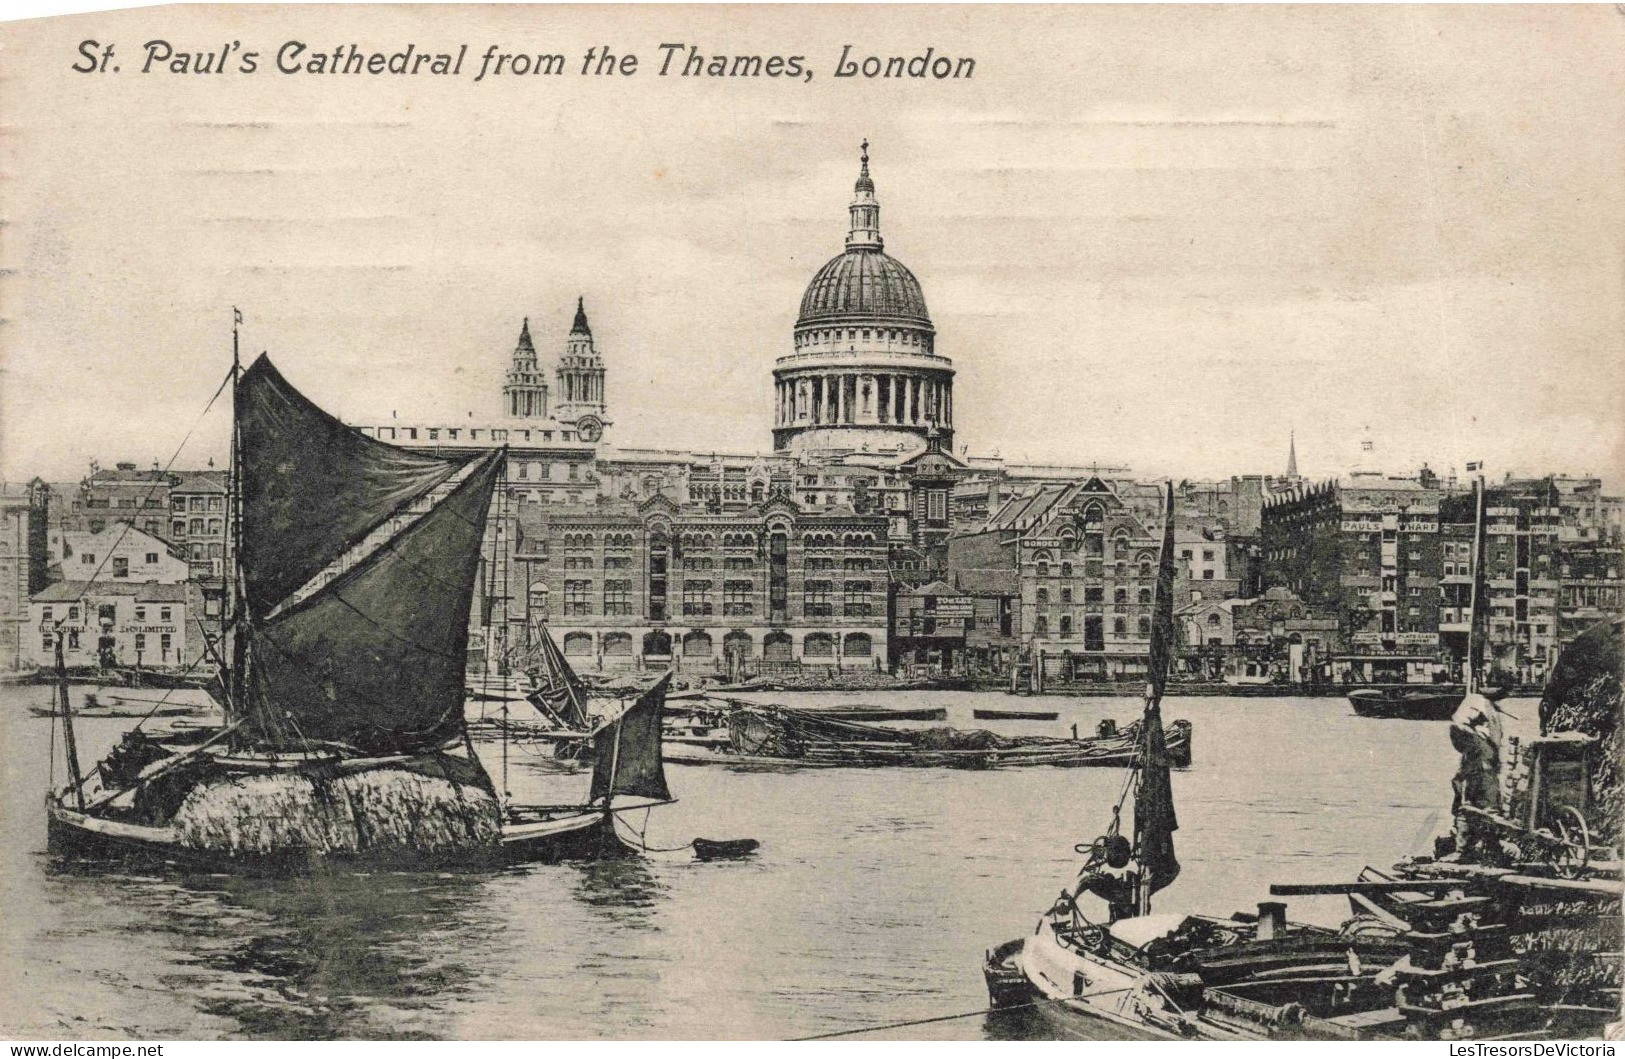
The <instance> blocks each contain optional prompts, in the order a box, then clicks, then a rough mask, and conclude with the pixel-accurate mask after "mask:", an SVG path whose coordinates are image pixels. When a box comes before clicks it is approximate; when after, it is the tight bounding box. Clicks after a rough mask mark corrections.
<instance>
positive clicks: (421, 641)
mask: <svg viewBox="0 0 1625 1059" xmlns="http://www.w3.org/2000/svg"><path fill="white" fill-rule="evenodd" d="M502 465H503V454H502V453H501V452H493V453H489V454H487V455H486V456H485V458H484V461H483V462H482V463H481V464H480V465H479V466H477V467H476V468H475V469H474V470H473V471H472V472H471V473H470V474H469V475H468V477H467V478H466V479H464V481H463V482H462V483H461V484H459V485H458V486H457V487H456V488H455V489H454V490H453V491H452V492H451V494H450V495H449V496H447V497H446V499H445V500H443V501H441V502H440V503H439V504H438V505H436V507H435V508H434V509H433V510H432V511H430V512H429V513H428V514H426V515H424V516H423V517H422V518H421V519H419V520H418V521H417V522H416V523H414V524H413V525H411V526H409V527H408V528H407V529H406V530H404V531H403V532H402V533H401V534H400V535H399V536H397V537H396V538H394V539H393V540H391V541H389V542H387V543H386V544H384V545H383V546H381V547H380V548H379V549H378V550H377V551H375V552H374V553H372V554H371V555H370V556H368V557H367V558H366V559H365V560H363V561H362V562H361V563H360V564H359V565H358V566H356V567H355V568H353V569H351V570H350V571H348V572H346V573H344V574H342V575H340V576H339V577H337V578H335V579H334V580H333V581H331V582H329V583H328V584H327V585H324V586H323V587H322V588H320V589H318V590H317V591H316V592H314V593H313V594H312V595H311V596H309V597H308V598H306V599H304V600H302V601H300V602H299V603H298V604H296V605H295V606H293V607H290V608H289V609H287V610H285V611H283V612H282V613H281V614H278V615H276V616H275V617H273V618H272V619H271V620H269V621H267V622H265V623H263V624H261V625H258V626H255V627H254V628H253V632H252V636H251V649H252V657H253V662H252V665H251V670H250V671H251V673H252V676H253V687H252V688H251V689H250V692H249V701H250V706H251V710H250V714H251V718H250V720H249V724H250V725H251V726H252V727H253V728H254V729H257V731H255V732H253V734H254V736H255V741H257V742H261V743H263V744H266V745H269V746H271V747H278V748H287V749H302V748H304V747H306V746H308V745H310V744H313V743H317V742H333V743H340V744H345V745H348V746H352V747H354V748H356V749H357V750H360V751H362V752H363V753H367V754H389V753H414V752H418V751H422V750H427V749H431V748H434V747H436V746H439V745H441V744H443V743H444V742H445V741H446V740H448V739H451V738H454V737H456V736H458V735H460V734H461V733H462V731H463V712H462V711H463V681H464V669H465V666H466V663H467V656H468V614H469V608H470V606H471V604H472V602H473V594H474V579H475V575H476V573H477V572H478V568H479V561H480V542H481V537H482V536H483V534H484V528H485V518H486V513H487V511H488V510H489V507H490V503H491V491H492V487H493V486H494V484H495V482H496V479H497V476H498V475H499V474H500V473H501V471H502Z"/></svg>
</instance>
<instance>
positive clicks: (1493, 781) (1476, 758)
mask: <svg viewBox="0 0 1625 1059" xmlns="http://www.w3.org/2000/svg"><path fill="white" fill-rule="evenodd" d="M1505 697H1506V689H1505V688H1484V689H1482V690H1481V691H1478V692H1472V693H1469V694H1468V695H1467V697H1466V698H1464V699H1462V701H1461V706H1460V707H1459V708H1458V709H1457V710H1456V713H1455V716H1453V717H1451V718H1450V744H1451V745H1452V746H1454V747H1455V748H1456V751H1457V753H1459V754H1461V767H1460V768H1458V769H1457V770H1456V777H1455V779H1454V780H1453V781H1452V783H1451V786H1452V788H1453V789H1454V791H1455V798H1454V799H1453V801H1452V804H1451V811H1452V812H1453V813H1454V815H1455V818H1456V851H1457V855H1458V856H1459V857H1461V858H1462V859H1464V860H1465V859H1468V858H1469V857H1475V856H1477V857H1482V856H1483V855H1484V854H1485V853H1487V852H1488V851H1489V848H1488V847H1489V843H1490V842H1492V841H1493V835H1492V833H1491V832H1489V831H1488V830H1487V828H1486V826H1485V821H1484V820H1483V819H1482V818H1481V817H1479V816H1478V815H1477V814H1476V813H1473V812H1471V811H1470V810H1472V809H1476V810H1479V811H1481V812H1485V813H1499V812H1500V811H1501V707H1500V706H1499V705H1497V704H1498V703H1499V702H1500V700H1501V699H1503V698H1505Z"/></svg>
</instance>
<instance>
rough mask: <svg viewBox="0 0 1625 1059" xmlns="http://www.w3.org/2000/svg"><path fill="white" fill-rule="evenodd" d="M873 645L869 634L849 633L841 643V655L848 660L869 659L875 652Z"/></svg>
mask: <svg viewBox="0 0 1625 1059" xmlns="http://www.w3.org/2000/svg"><path fill="white" fill-rule="evenodd" d="M873 644H874V641H873V640H871V639H869V634H868V633H863V632H849V633H847V634H846V638H845V639H843V640H842V641H841V653H842V654H844V655H846V657H848V658H868V657H869V655H870V653H871V652H873V650H874V646H873Z"/></svg>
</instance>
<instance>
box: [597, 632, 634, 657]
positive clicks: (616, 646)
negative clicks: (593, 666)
mask: <svg viewBox="0 0 1625 1059" xmlns="http://www.w3.org/2000/svg"><path fill="white" fill-rule="evenodd" d="M631 654H632V634H631V633H625V632H606V633H605V634H604V657H605V658H627V657H631Z"/></svg>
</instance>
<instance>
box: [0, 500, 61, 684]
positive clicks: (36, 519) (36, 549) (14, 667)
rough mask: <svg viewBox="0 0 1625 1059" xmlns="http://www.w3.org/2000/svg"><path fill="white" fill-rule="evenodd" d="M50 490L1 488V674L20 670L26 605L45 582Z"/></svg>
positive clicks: (27, 618)
mask: <svg viewBox="0 0 1625 1059" xmlns="http://www.w3.org/2000/svg"><path fill="white" fill-rule="evenodd" d="M49 505H50V487H49V486H47V485H46V484H45V483H44V482H42V481H40V480H39V479H38V478H36V479H34V480H33V481H32V482H29V483H27V484H18V485H10V484H7V485H5V486H3V487H0V672H8V673H14V672H17V671H19V670H21V669H24V668H25V661H26V659H27V658H28V657H29V653H30V652H29V650H28V649H27V644H28V641H29V639H30V638H31V637H32V635H33V633H32V630H31V629H30V628H29V622H30V613H29V606H28V601H29V597H30V596H32V595H33V594H34V593H35V592H39V591H41V590H42V589H44V588H45V586H46V585H47V584H48V583H49V566H50V553H49V548H50V545H49V540H50V537H49V526H48V521H49Z"/></svg>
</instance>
